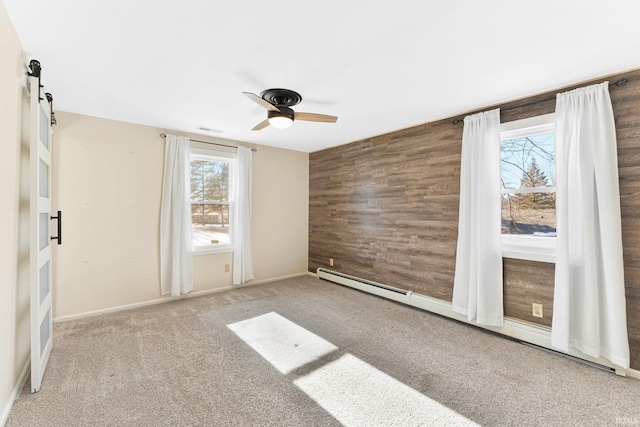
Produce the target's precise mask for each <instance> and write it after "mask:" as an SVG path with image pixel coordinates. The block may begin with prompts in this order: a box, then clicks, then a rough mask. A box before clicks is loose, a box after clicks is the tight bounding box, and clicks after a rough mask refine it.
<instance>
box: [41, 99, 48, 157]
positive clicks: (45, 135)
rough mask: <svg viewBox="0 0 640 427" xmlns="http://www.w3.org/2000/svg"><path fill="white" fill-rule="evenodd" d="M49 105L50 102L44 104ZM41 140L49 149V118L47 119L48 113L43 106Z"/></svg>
mask: <svg viewBox="0 0 640 427" xmlns="http://www.w3.org/2000/svg"><path fill="white" fill-rule="evenodd" d="M43 105H46V106H49V104H43ZM40 142H42V145H44V146H45V147H47V150H48V149H49V120H48V119H47V113H45V112H44V110H43V107H40Z"/></svg>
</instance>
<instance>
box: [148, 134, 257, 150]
mask: <svg viewBox="0 0 640 427" xmlns="http://www.w3.org/2000/svg"><path fill="white" fill-rule="evenodd" d="M166 137H167V134H166V133H161V134H160V138H166ZM189 141H193V142H202V143H203V144H210V145H219V146H221V147H229V148H238V146H237V145H228V144H221V143H219V142H209V141H200V140H199V139H191V138H189ZM251 151H253V152H254V153H255V152H256V151H258V149H257V148H252V149H251Z"/></svg>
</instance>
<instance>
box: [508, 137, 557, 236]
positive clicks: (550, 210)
mask: <svg viewBox="0 0 640 427" xmlns="http://www.w3.org/2000/svg"><path fill="white" fill-rule="evenodd" d="M501 164H502V171H501V172H502V173H501V178H502V233H503V234H520V235H533V236H555V232H556V208H555V205H556V194H555V134H554V133H545V134H541V135H531V136H525V137H520V138H514V139H507V140H503V141H502V143H501Z"/></svg>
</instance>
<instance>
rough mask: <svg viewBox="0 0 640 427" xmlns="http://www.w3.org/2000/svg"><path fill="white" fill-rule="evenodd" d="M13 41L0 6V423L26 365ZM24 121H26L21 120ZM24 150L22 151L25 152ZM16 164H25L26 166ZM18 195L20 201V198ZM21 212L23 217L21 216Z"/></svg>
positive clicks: (18, 73) (17, 50)
mask: <svg viewBox="0 0 640 427" xmlns="http://www.w3.org/2000/svg"><path fill="white" fill-rule="evenodd" d="M23 55H24V54H23V50H22V46H21V44H20V41H19V40H18V37H17V35H16V33H15V31H14V29H13V25H12V24H11V22H10V21H9V17H8V16H7V12H6V10H5V8H4V5H3V4H2V3H1V2H0V108H1V109H0V198H1V200H2V203H0V236H2V238H0V424H2V423H3V422H4V418H5V417H6V416H7V415H8V414H7V413H6V412H7V411H8V410H9V408H10V406H11V403H12V402H11V394H12V391H13V390H14V388H15V387H16V385H17V383H18V381H19V375H20V372H21V371H22V369H23V368H24V366H25V364H26V363H27V362H28V360H29V346H30V344H29V340H30V338H29V283H28V276H25V275H24V274H23V272H24V271H25V269H26V270H27V271H28V258H24V257H25V255H28V253H27V254H25V253H24V252H22V249H23V248H24V244H23V243H24V241H25V239H28V235H25V232H28V229H26V230H25V228H24V225H25V224H28V212H29V207H28V205H25V203H24V202H23V203H22V204H21V199H22V200H24V199H25V197H27V198H28V187H27V188H26V196H25V194H23V193H24V190H25V183H24V182H23V181H21V176H23V174H25V173H27V174H28V170H25V169H24V168H23V166H28V157H29V153H28V151H25V147H24V146H23V145H22V144H21V141H24V140H25V139H27V138H28V133H26V132H24V130H23V126H24V125H25V122H26V120H24V119H23V114H24V113H25V112H26V113H27V114H28V99H27V98H26V95H25V94H24V92H23V88H22V82H23V81H24V77H25V74H24V71H25V70H24V67H23V64H24V60H23ZM27 117H28V116H27ZM26 150H28V146H27V147H26ZM21 159H25V160H26V162H27V163H26V165H25V164H24V162H22V161H21ZM21 195H22V196H23V197H22V198H21V197H20V196H21ZM21 212H26V215H27V216H26V218H25V217H24V216H23V215H22V214H21Z"/></svg>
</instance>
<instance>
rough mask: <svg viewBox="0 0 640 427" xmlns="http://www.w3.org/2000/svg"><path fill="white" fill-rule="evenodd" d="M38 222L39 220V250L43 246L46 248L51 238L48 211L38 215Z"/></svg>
mask: <svg viewBox="0 0 640 427" xmlns="http://www.w3.org/2000/svg"><path fill="white" fill-rule="evenodd" d="M38 222H39V224H38V225H39V227H38V228H39V230H38V235H39V236H38V241H39V242H40V246H39V248H40V250H43V249H44V248H46V247H47V246H49V243H50V242H51V239H50V238H49V223H50V220H49V214H48V213H41V214H39V215H38Z"/></svg>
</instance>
